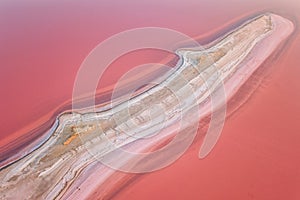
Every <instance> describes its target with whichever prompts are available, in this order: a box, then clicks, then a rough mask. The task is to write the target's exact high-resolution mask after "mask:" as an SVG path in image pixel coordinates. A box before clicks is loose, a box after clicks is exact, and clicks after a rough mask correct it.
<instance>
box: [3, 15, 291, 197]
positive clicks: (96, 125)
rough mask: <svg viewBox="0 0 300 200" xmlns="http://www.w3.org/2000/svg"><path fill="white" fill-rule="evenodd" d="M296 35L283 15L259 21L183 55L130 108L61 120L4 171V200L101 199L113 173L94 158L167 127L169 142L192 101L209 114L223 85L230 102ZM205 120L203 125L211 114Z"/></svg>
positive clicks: (66, 116)
mask: <svg viewBox="0 0 300 200" xmlns="http://www.w3.org/2000/svg"><path fill="white" fill-rule="evenodd" d="M293 30H294V25H293V24H292V23H291V22H290V21H289V20H287V19H284V18H282V17H280V16H278V15H275V14H264V15H261V16H258V17H256V18H254V19H251V20H249V21H248V22H246V23H245V24H243V25H241V26H240V27H239V28H237V29H236V30H234V31H232V32H231V33H228V34H227V35H226V36H224V37H223V38H220V39H219V40H217V41H216V42H214V43H213V45H211V46H210V47H209V48H207V49H206V50H196V49H181V50H178V51H177V52H176V53H177V54H178V55H179V56H181V57H182V61H183V62H182V63H181V65H180V66H179V67H178V68H177V69H176V72H174V73H173V74H172V75H170V76H169V77H168V78H167V79H166V80H165V81H163V82H162V83H161V84H159V85H157V86H155V87H153V88H151V89H149V90H147V91H146V92H144V93H142V94H139V95H137V96H135V97H133V98H132V99H130V100H129V101H130V102H123V103H121V104H119V105H116V106H115V107H113V108H112V109H110V110H106V111H101V112H94V113H86V114H63V115H61V116H60V117H59V119H58V122H59V126H58V127H57V128H56V130H54V132H53V134H52V136H51V137H50V138H49V139H48V140H47V141H46V142H45V143H44V144H43V145H42V146H40V147H39V148H38V149H36V150H34V151H33V152H31V153H30V154H29V155H27V156H25V157H23V158H21V159H19V160H17V161H15V162H14V163H10V164H8V165H7V166H2V169H1V171H0V180H1V186H0V199H67V198H70V199H82V198H85V197H88V196H90V195H91V194H92V193H93V191H94V190H95V189H96V188H97V189H98V190H99V191H102V192H103V196H104V193H106V194H107V192H109V191H110V190H109V187H110V186H109V185H105V188H106V189H103V188H101V186H102V185H103V184H104V183H105V180H107V179H108V178H109V176H110V175H111V173H113V172H112V170H110V169H109V170H108V169H105V168H103V167H98V168H97V167H92V166H93V165H94V166H97V165H95V163H96V162H97V159H95V155H96V156H99V157H102V156H105V155H108V154H109V153H110V152H112V151H114V149H115V147H120V146H124V145H125V144H128V143H132V142H133V141H135V140H137V138H138V137H147V136H149V135H152V134H155V133H156V132H157V131H158V129H159V128H160V127H161V126H160V125H161V124H162V123H163V124H165V125H166V126H165V128H166V131H164V134H165V135H166V136H168V135H169V136H171V135H172V133H173V132H172V131H169V132H168V127H170V126H172V125H173V124H175V123H177V121H178V120H179V119H180V116H181V112H184V111H185V110H188V109H190V108H191V107H193V106H195V105H192V104H194V103H195V101H193V98H194V99H196V103H197V105H202V106H203V108H207V107H209V106H206V104H207V105H209V102H208V101H207V99H208V98H209V96H210V93H211V91H213V90H215V88H217V87H218V85H219V84H222V83H223V84H224V87H225V91H226V96H227V100H229V98H231V97H232V96H233V95H234V94H235V93H236V91H237V90H238V89H239V87H240V86H241V85H242V84H243V83H244V82H245V81H246V80H247V79H248V78H249V77H250V76H251V74H252V73H253V72H254V71H255V70H256V69H257V68H258V67H259V66H260V65H261V64H262V62H264V60H266V59H267V58H268V57H269V56H270V55H271V53H272V52H274V50H275V49H276V48H277V47H278V46H279V45H280V44H281V43H282V42H283V41H284V40H285V39H286V38H287V37H288V36H289V35H290V34H291V33H292V32H293ZM128 103H129V105H130V106H128ZM157 104H160V106H162V108H163V112H164V114H165V117H164V118H161V112H160V111H158V110H155V109H154V110H153V109H152V108H153V107H155V105H157ZM182 104H184V105H182ZM190 104H191V105H190ZM179 111H180V112H179ZM149 112H151V113H152V115H151V118H149V115H148V114H147V113H149ZM200 112H201V113H200V116H201V117H202V116H205V115H207V114H209V109H200ZM199 120H200V119H195V121H199ZM153 121H154V122H155V123H153ZM150 122H152V123H150ZM149 123H150V124H151V126H150V125H148V124H149ZM190 125H191V126H192V125H194V123H192V122H191V123H190ZM125 132H126V134H125ZM112 144H113V145H112ZM151 145H153V143H151V142H150V143H144V144H143V146H142V147H141V146H139V147H137V149H138V151H143V150H145V149H147V148H150V147H151ZM133 147H134V145H133ZM112 155H113V154H112ZM112 159H113V158H112ZM125 161H126V160H125ZM127 161H130V160H127ZM122 162H124V160H123V161H122ZM124 164H125V163H124ZM91 169H92V170H91ZM100 170H101V171H100ZM79 187H80V190H78V189H76V188H79ZM100 196H101V195H100ZM98 198H99V196H98Z"/></svg>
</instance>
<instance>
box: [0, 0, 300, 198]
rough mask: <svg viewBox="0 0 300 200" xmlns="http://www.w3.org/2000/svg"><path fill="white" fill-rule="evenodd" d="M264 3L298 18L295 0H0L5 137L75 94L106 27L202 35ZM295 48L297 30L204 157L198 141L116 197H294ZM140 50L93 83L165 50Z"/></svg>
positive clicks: (298, 97)
mask: <svg viewBox="0 0 300 200" xmlns="http://www.w3.org/2000/svg"><path fill="white" fill-rule="evenodd" d="M261 11H273V12H275V13H278V14H281V15H283V16H286V17H290V18H291V19H295V20H300V16H299V14H298V13H300V3H297V1H296V0H295V1H292V0H290V1H283V0H282V1H278V2H274V1H271V0H261V1H256V2H254V1H250V0H249V1H236V0H229V1H225V2H223V1H222V2H221V3H220V2H219V1H198V0H188V1H179V0H176V1H174V0H166V1H163V2H161V1H158V0H155V1H151V2H150V1H134V2H133V1H131V2H126V1H119V2H113V1H111V2H110V1H101V2H97V1H89V2H87V1H71V2H67V1H53V0H51V1H50V0H49V1H40V2H38V1H35V2H33V1H27V2H25V1H2V2H1V3H0V27H1V28H0V44H1V45H0V64H1V65H0V66H1V68H0V93H1V104H0V111H1V117H0V118H1V120H0V122H1V123H0V144H1V146H2V145H4V144H7V143H8V142H9V141H11V140H13V139H15V138H18V137H19V136H21V135H23V134H25V133H26V132H28V131H29V130H31V129H33V128H34V127H36V126H38V125H40V124H42V123H43V122H45V121H47V120H49V118H51V116H52V115H53V112H54V110H55V109H56V108H57V107H59V106H61V105H63V104H64V103H65V102H66V101H69V100H70V99H71V96H72V88H73V83H74V80H75V76H76V72H77V70H78V69H79V67H80V64H81V62H82V61H83V59H84V58H85V57H86V55H87V54H88V53H89V52H90V51H91V50H92V49H93V48H94V47H95V46H96V45H97V44H98V43H100V42H101V41H103V40H104V39H106V38H108V37H109V36H111V35H113V34H116V33H118V32H121V31H124V30H127V29H130V28H136V27H144V26H159V27H166V28H171V29H175V30H178V31H181V32H183V33H185V34H187V35H189V36H198V35H203V34H207V33H208V32H216V30H219V29H220V27H223V26H224V24H227V23H228V22H234V21H235V20H237V19H240V18H241V17H242V16H247V14H248V13H250V14H251V13H255V12H261ZM227 28H228V27H227ZM229 28H230V27H229ZM211 39H213V38H211ZM298 52H300V37H299V35H296V36H295V37H294V39H293V40H292V41H291V42H290V45H289V46H288V47H287V48H286V50H285V52H284V54H282V55H281V57H279V58H278V59H277V60H276V62H274V63H271V64H270V65H271V68H272V70H271V73H270V75H269V76H268V78H267V80H265V81H264V82H263V84H262V86H261V87H259V89H258V90H257V91H256V92H255V93H254V95H252V97H251V98H250V99H249V100H248V101H247V103H246V104H244V106H243V107H242V108H240V109H239V110H238V111H237V112H236V113H234V114H233V115H232V116H231V117H230V118H228V119H227V120H226V122H225V127H224V130H223V132H222V136H221V139H220V140H219V142H218V144H217V146H216V147H215V148H214V150H213V152H212V153H211V154H210V155H209V157H207V158H205V159H204V160H198V158H197V153H198V150H199V145H200V141H198V142H197V143H196V144H195V145H193V146H192V147H191V149H190V150H189V151H188V152H187V153H186V154H185V155H184V156H183V157H182V158H181V159H180V160H178V161H177V162H176V163H174V164H173V165H171V166H170V167H167V168H165V169H163V170H160V171H158V172H154V173H151V174H146V175H143V176H139V178H138V179H135V180H134V181H133V182H132V183H131V184H128V185H127V187H124V188H123V189H122V190H120V191H119V192H118V193H116V195H115V196H114V197H115V198H116V199H171V198H172V199H183V198H184V199H299V198H300V191H299V189H298V188H299V186H300V160H299V154H300V150H299V144H300V134H299V133H300V123H299V119H300V103H299V102H300V93H299V91H300V79H299V78H298V74H300V68H299V66H300V61H299V60H298V55H299V53H298ZM146 53H147V55H145V56H141V55H139V56H137V55H136V56H129V59H127V60H126V61H123V62H122V64H123V65H120V62H119V63H118V62H116V63H115V65H113V66H112V68H111V72H110V73H107V74H108V75H106V76H105V77H104V79H103V81H102V82H100V86H99V87H103V88H104V87H106V86H108V85H110V84H112V83H113V82H114V81H116V80H117V79H118V77H120V76H121V75H122V73H125V72H126V71H127V70H129V69H130V68H133V67H134V66H135V65H136V64H137V63H140V62H141V63H142V62H149V61H151V62H158V61H160V60H161V59H162V58H163V56H162V55H161V54H157V53H154V52H151V51H148V52H146ZM137 60H138V61H137ZM114 69H115V70H114Z"/></svg>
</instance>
